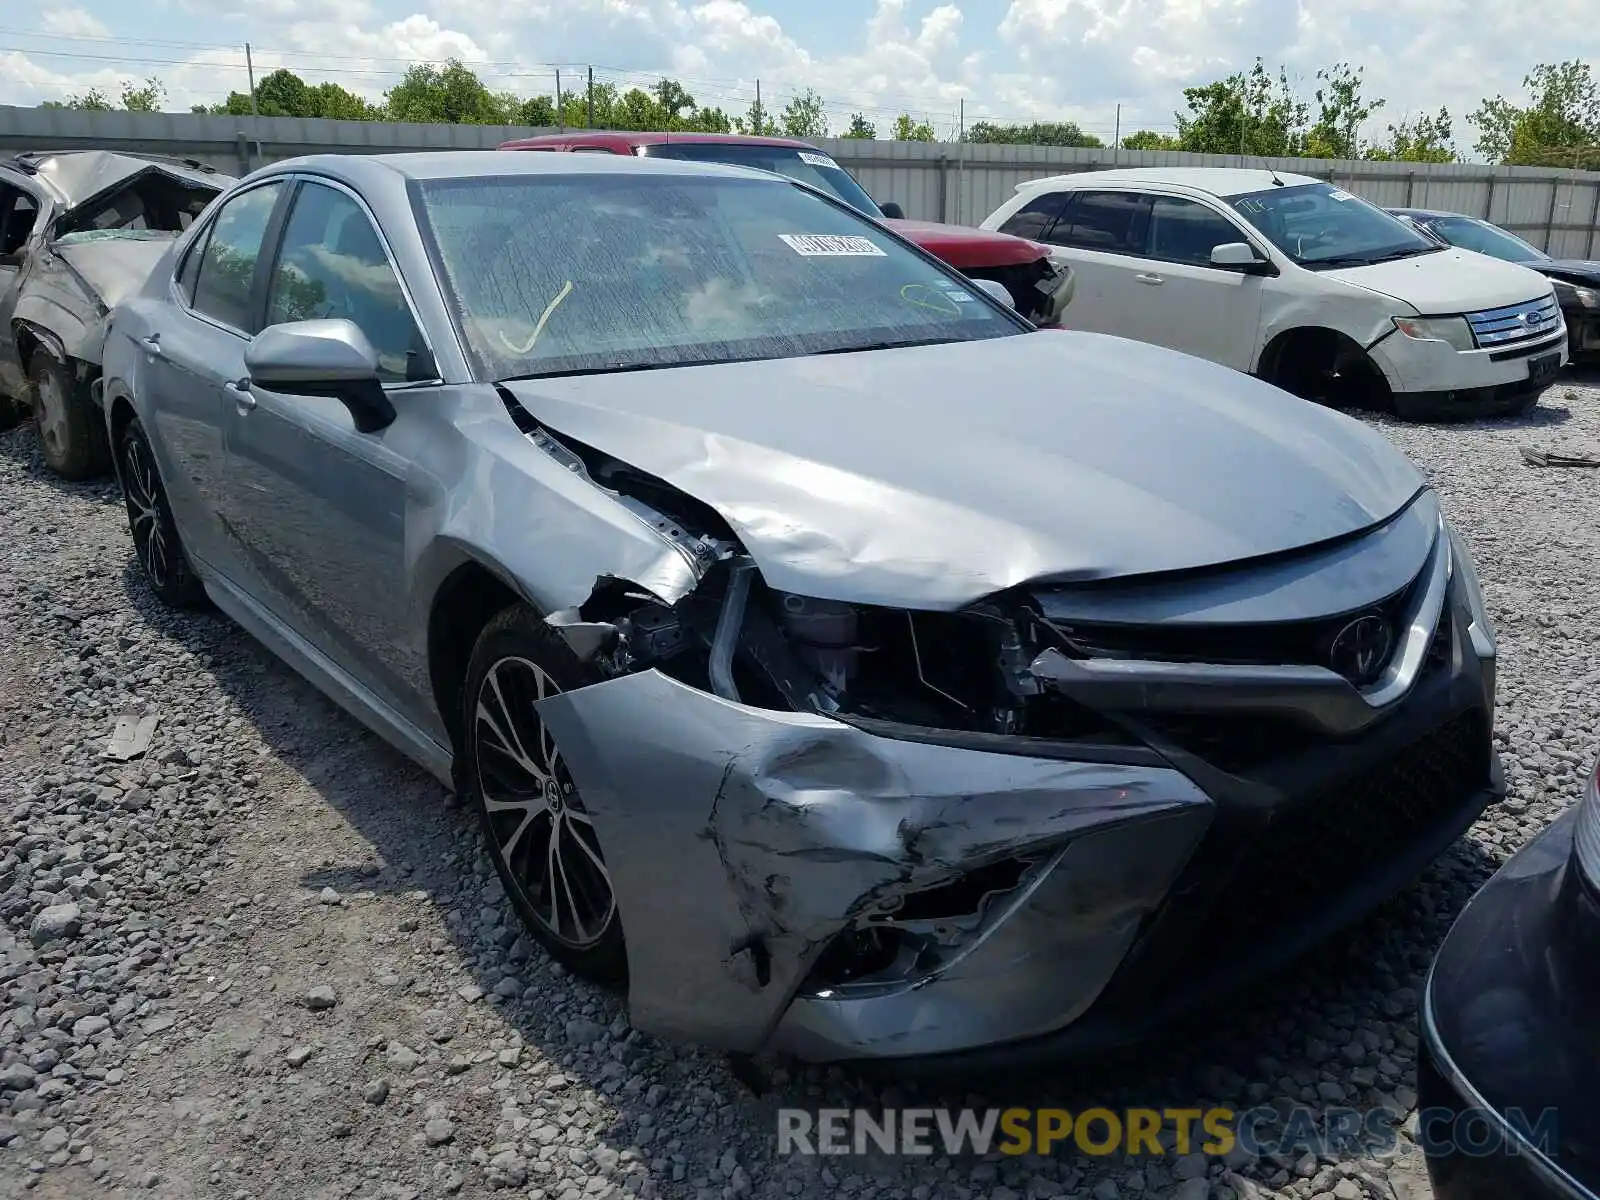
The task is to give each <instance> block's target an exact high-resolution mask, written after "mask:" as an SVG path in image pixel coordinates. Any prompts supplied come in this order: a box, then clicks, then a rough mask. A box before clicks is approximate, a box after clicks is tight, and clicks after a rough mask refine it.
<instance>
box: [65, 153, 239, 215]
mask: <svg viewBox="0 0 1600 1200" xmlns="http://www.w3.org/2000/svg"><path fill="white" fill-rule="evenodd" d="M34 167H35V169H36V171H37V177H38V179H39V180H40V181H41V182H43V183H44V184H45V186H47V187H48V188H50V190H51V191H53V192H54V193H55V194H56V196H57V198H58V199H59V200H60V201H61V203H62V205H63V206H65V207H67V208H77V207H78V206H79V205H81V204H86V203H88V202H89V201H90V200H93V199H95V198H96V197H97V196H100V195H102V194H103V193H105V192H107V191H109V190H110V189H111V188H114V187H117V186H118V185H119V184H123V183H126V182H128V181H129V180H131V179H133V178H134V177H135V176H137V175H142V174H144V173H145V172H146V171H151V170H156V171H161V172H163V173H164V174H167V175H171V176H172V177H173V178H175V179H180V180H183V181H184V182H186V183H194V184H197V185H201V186H204V187H209V188H215V189H217V190H219V191H220V190H221V189H222V187H223V185H224V184H227V183H231V182H232V180H231V178H230V177H229V176H226V175H219V174H218V173H217V172H215V171H212V170H209V169H208V168H206V167H203V166H201V165H200V164H199V163H198V162H196V163H194V165H190V163H189V162H188V161H185V160H182V159H168V158H147V157H143V156H138V155H129V154H117V153H115V152H113V151H110V150H90V151H82V152H74V153H70V154H52V155H47V156H41V157H39V158H37V159H36V160H35V161H34Z"/></svg>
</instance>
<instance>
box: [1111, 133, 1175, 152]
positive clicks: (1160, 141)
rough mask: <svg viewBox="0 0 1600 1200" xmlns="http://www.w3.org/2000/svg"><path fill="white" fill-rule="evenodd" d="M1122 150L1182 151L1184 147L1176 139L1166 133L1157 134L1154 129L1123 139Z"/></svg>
mask: <svg viewBox="0 0 1600 1200" xmlns="http://www.w3.org/2000/svg"><path fill="white" fill-rule="evenodd" d="M1122 148H1123V149H1124V150H1181V149H1183V146H1182V144H1181V143H1180V142H1179V141H1178V139H1177V138H1175V137H1171V136H1169V135H1167V134H1165V133H1157V132H1156V131H1155V130H1154V129H1141V130H1138V131H1137V132H1135V133H1130V134H1129V135H1128V136H1127V137H1125V138H1123V139H1122Z"/></svg>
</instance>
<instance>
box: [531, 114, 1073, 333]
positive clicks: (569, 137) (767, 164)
mask: <svg viewBox="0 0 1600 1200" xmlns="http://www.w3.org/2000/svg"><path fill="white" fill-rule="evenodd" d="M500 149H502V150H556V151H587V152H590V153H604V154H638V155H647V156H649V157H651V158H679V159H690V160H694V161H698V162H720V163H732V164H734V165H735V166H741V167H755V168H757V169H759V170H762V171H775V172H777V173H778V174H779V175H787V176H788V177H789V178H791V179H797V180H799V181H800V182H801V183H805V184H809V185H810V186H812V187H814V188H819V189H821V190H822V191H824V192H827V193H829V194H830V195H832V196H834V197H836V198H837V199H839V200H842V201H843V202H844V203H846V204H848V205H850V206H851V207H852V208H855V209H858V210H860V211H861V212H864V213H866V214H867V215H868V216H869V217H875V218H877V219H878V220H880V221H882V222H883V223H884V224H886V225H888V226H889V227H890V228H891V229H893V230H894V231H895V232H896V233H898V234H900V236H901V237H903V238H906V239H907V240H908V241H911V242H915V243H916V244H917V245H918V246H921V247H922V248H923V249H924V250H926V251H927V252H928V253H929V254H932V255H933V256H935V257H936V258H939V259H941V260H943V261H944V262H947V263H949V264H950V265H951V266H952V267H954V268H955V269H956V270H958V271H960V272H961V273H962V274H964V275H966V276H968V277H970V278H972V279H988V280H991V281H993V282H995V283H998V284H1000V285H1002V286H1003V287H1004V288H1005V289H1006V291H1007V292H1008V293H1009V294H1010V296H1011V300H1012V303H1013V304H1015V305H1016V308H1017V311H1018V312H1020V313H1021V314H1022V315H1023V316H1025V317H1027V318H1028V319H1029V320H1031V321H1033V322H1034V323H1035V324H1040V325H1053V324H1056V323H1057V322H1058V321H1059V320H1060V316H1061V310H1062V308H1064V307H1065V306H1066V303H1067V300H1068V299H1069V298H1070V296H1071V290H1072V289H1071V282H1070V279H1071V277H1070V275H1069V273H1068V271H1067V268H1066V267H1064V266H1063V267H1058V266H1056V265H1055V264H1053V263H1052V262H1051V261H1050V251H1049V248H1048V247H1046V246H1041V245H1040V244H1039V243H1038V242H1030V241H1027V240H1026V239H1024V238H1019V237H1013V236H1011V235H1010V234H1006V233H994V232H991V231H989V230H984V229H969V228H967V227H966V226H964V225H943V224H939V223H938V222H935V221H908V220H906V219H905V218H904V217H903V216H901V210H900V206H899V205H897V204H886V205H879V204H878V203H877V202H876V201H875V200H873V199H872V197H871V196H868V195H867V193H866V192H864V191H863V190H862V189H861V185H860V184H858V183H857V182H856V181H855V180H854V179H853V178H851V176H850V173H849V172H848V171H846V170H845V169H844V168H843V167H841V166H840V165H839V164H838V163H836V162H834V161H833V159H832V158H831V157H830V156H829V155H827V154H826V153H824V152H823V151H821V150H819V149H818V148H817V147H815V146H813V145H810V144H809V143H807V142H798V141H794V140H792V139H790V138H775V137H747V136H745V135H743V134H733V133H642V132H615V131H612V130H604V129H573V130H568V131H567V132H566V133H552V134H545V135H543V136H542V137H530V138H517V139H516V140H514V141H510V142H505V143H502V144H501V146H500Z"/></svg>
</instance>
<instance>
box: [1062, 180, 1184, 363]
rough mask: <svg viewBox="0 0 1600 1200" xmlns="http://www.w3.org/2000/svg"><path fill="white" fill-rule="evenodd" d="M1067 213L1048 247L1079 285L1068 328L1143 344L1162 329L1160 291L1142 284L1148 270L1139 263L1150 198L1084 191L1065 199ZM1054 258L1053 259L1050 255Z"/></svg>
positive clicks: (1073, 297) (1115, 192)
mask: <svg viewBox="0 0 1600 1200" xmlns="http://www.w3.org/2000/svg"><path fill="white" fill-rule="evenodd" d="M1066 195H1067V196H1068V198H1069V200H1068V203H1067V206H1066V209H1065V211H1064V212H1062V213H1061V214H1060V216H1059V217H1058V218H1057V219H1056V221H1055V223H1054V225H1053V226H1052V227H1051V229H1050V231H1049V234H1048V237H1047V239H1046V240H1047V242H1048V243H1049V244H1050V245H1052V246H1059V247H1061V248H1062V249H1061V257H1062V258H1063V259H1064V260H1065V261H1066V262H1067V263H1068V264H1069V265H1070V266H1071V267H1072V270H1073V271H1074V272H1075V273H1076V275H1077V278H1078V282H1077V287H1076V290H1075V291H1074V292H1073V294H1072V307H1071V315H1070V318H1069V323H1070V324H1071V325H1072V327H1073V328H1074V329H1085V330H1088V331H1090V332H1092V333H1112V334H1117V335H1118V336H1120V337H1131V338H1144V339H1145V340H1150V339H1149V338H1148V337H1147V334H1148V333H1149V331H1151V330H1152V329H1155V328H1157V327H1159V324H1160V320H1161V311H1160V310H1161V309H1162V307H1163V305H1162V299H1163V298H1162V296H1161V295H1160V289H1159V288H1157V287H1151V286H1149V284H1148V280H1145V279H1142V278H1141V276H1142V275H1143V274H1145V266H1146V264H1145V263H1144V262H1143V261H1142V260H1141V259H1139V258H1138V257H1136V255H1137V254H1138V253H1139V252H1140V251H1141V250H1142V249H1143V246H1144V231H1145V224H1146V221H1147V219H1148V216H1149V208H1150V201H1149V197H1148V196H1143V195H1140V194H1139V193H1138V192H1127V191H1110V190H1107V191H1097V190H1088V189H1085V190H1082V191H1071V192H1068V193H1066ZM1052 257H1054V255H1052Z"/></svg>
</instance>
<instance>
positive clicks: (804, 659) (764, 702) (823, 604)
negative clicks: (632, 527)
mask: <svg viewBox="0 0 1600 1200" xmlns="http://www.w3.org/2000/svg"><path fill="white" fill-rule="evenodd" d="M529 436H530V438H531V439H532V440H533V441H534V443H535V444H536V445H538V446H539V447H540V448H541V449H543V450H544V451H545V452H546V453H549V454H551V455H552V456H553V457H556V458H558V459H560V460H562V461H564V462H565V463H566V465H567V466H568V468H569V469H570V470H573V471H577V472H581V473H583V474H584V475H585V476H586V477H587V478H589V479H590V480H591V481H592V482H594V483H596V484H598V485H599V486H600V487H603V488H605V489H607V490H608V491H611V492H612V493H613V494H615V495H616V496H617V498H618V499H619V500H620V501H621V502H622V503H623V504H624V505H626V506H627V507H629V508H630V509H632V510H633V511H634V512H635V513H637V514H638V515H639V516H640V517H641V519H643V520H645V521H646V522H648V523H649V524H651V525H652V526H654V527H655V528H656V529H657V531H658V532H660V533H661V534H662V536H663V537H665V538H667V539H668V540H670V541H671V542H672V543H673V544H674V545H675V546H676V547H677V548H678V549H679V550H680V551H681V552H682V553H683V554H684V555H685V557H686V558H688V559H689V561H690V562H691V563H692V564H694V566H695V569H696V571H697V573H698V574H699V575H700V577H701V584H700V586H699V587H698V588H697V589H696V590H695V591H694V592H693V593H692V594H691V595H689V596H687V597H685V598H684V599H683V600H681V601H679V602H678V603H677V604H675V605H667V604H664V603H662V602H661V601H660V600H658V599H656V598H655V597H653V596H651V595H649V594H648V593H646V592H644V591H643V590H641V589H638V588H634V587H631V586H630V585H628V584H626V583H625V582H624V581H620V580H605V581H602V583H601V585H600V586H598V587H597V588H596V590H595V592H594V594H593V595H592V596H591V597H590V599H589V600H588V601H587V602H586V603H585V604H584V605H583V606H582V607H581V609H579V610H578V611H576V612H571V611H569V612H566V613H559V614H555V615H554V616H552V618H551V624H552V625H555V626H557V627H559V628H561V629H562V631H563V633H564V634H565V635H566V638H567V641H568V643H569V644H570V645H571V646H572V647H573V649H574V650H575V651H576V652H577V653H578V654H579V656H580V657H582V658H586V659H588V660H590V661H592V662H594V663H595V664H596V665H597V666H599V667H600V669H601V671H602V672H603V673H604V674H605V675H607V676H608V677H609V676H617V675H625V674H629V673H631V672H634V671H639V670H645V669H649V668H654V669H657V670H660V671H662V672H663V673H664V674H666V675H669V676H671V677H672V678H674V679H677V680H679V681H680V682H683V683H687V684H690V685H691V686H694V687H698V688H700V689H702V690H705V691H710V692H713V693H715V694H716V695H719V696H721V697H723V698H724V699H727V700H734V701H739V702H743V703H747V704H752V705H755V706H757V707H763V708H774V709H780V710H783V709H787V710H793V711H797V712H807V711H809V712H816V713H820V714H824V715H826V716H830V717H834V718H836V719H839V720H844V721H848V722H857V721H859V722H865V723H873V722H887V723H893V724H896V725H906V726H915V727H923V728H928V729H939V730H948V731H959V732H963V733H975V734H1000V735H1008V736H1015V737H1022V738H1071V737H1074V736H1082V735H1084V734H1087V733H1089V732H1091V731H1092V732H1094V733H1095V734H1097V735H1098V734H1104V733H1106V732H1109V730H1108V727H1107V725H1106V723H1105V722H1104V720H1103V719H1100V718H1096V717H1095V716H1094V715H1093V714H1091V713H1089V712H1087V711H1086V710H1081V709H1079V708H1078V707H1077V706H1075V705H1073V704H1072V703H1071V702H1070V701H1068V700H1066V699H1065V698H1064V697H1061V696H1060V695H1058V694H1055V693H1053V692H1050V691H1048V690H1047V689H1045V688H1044V687H1043V686H1042V685H1041V684H1040V682H1039V681H1038V680H1037V679H1035V678H1034V676H1033V675H1032V673H1031V672H1030V670H1029V667H1030V664H1032V663H1033V662H1034V660H1035V659H1036V658H1037V657H1038V655H1039V654H1040V653H1041V651H1043V650H1044V649H1046V648H1049V647H1055V648H1057V649H1060V650H1063V651H1067V652H1070V651H1071V647H1070V643H1069V642H1068V641H1067V640H1066V639H1065V638H1064V637H1063V636H1062V634H1060V633H1059V632H1057V631H1056V630H1055V628H1054V627H1052V626H1051V625H1049V624H1048V623H1046V622H1044V621H1042V620H1040V619H1038V617H1037V615H1036V614H1035V613H1034V612H1033V611H1032V610H1031V609H1030V608H1029V607H1028V606H1027V604H1026V603H1025V602H1024V601H1023V599H1021V598H1017V599H1013V600H1010V601H1007V600H1005V599H998V600H995V601H993V602H989V603H985V604H981V605H977V606H974V607H972V608H970V609H967V610H965V611H962V612H955V613H945V612H913V611H908V610H905V609H892V608H882V607H877V606H872V605H861V604H847V603H843V602H840V601H836V600H824V599H817V598H815V597H811V596H802V595H797V594H794V593H790V592H782V591H778V590H776V589H773V588H770V587H768V586H767V585H766V584H765V583H764V582H763V581H762V579H761V576H760V572H759V570H758V569H757V568H756V566H755V564H754V562H752V561H751V560H750V558H749V557H748V556H746V555H744V554H743V552H742V550H741V548H740V546H739V544H738V541H737V539H736V538H735V536H734V534H733V532H732V531H731V530H730V529H728V527H727V525H726V524H725V522H724V521H723V520H722V518H721V517H719V516H718V515H717V514H716V513H715V512H714V511H712V510H711V509H710V508H709V507H706V506H703V505H701V504H699V503H698V502H697V501H695V500H693V499H690V498H688V497H685V496H684V495H683V494H682V493H680V492H678V491H677V490H676V489H675V488H673V487H671V486H670V485H669V484H666V483H664V482H662V481H661V480H658V479H655V478H653V477H652V476H650V475H648V474H646V473H644V472H641V471H638V470H636V469H634V468H632V467H630V466H628V465H626V464H624V463H621V462H618V461H617V460H616V459H614V458H611V457H610V456H608V455H605V454H603V453H601V452H599V451H597V450H594V449H592V448H590V447H586V446H583V445H581V444H580V443H576V442H574V441H572V440H571V439H567V438H558V437H557V436H555V435H553V434H551V433H550V432H548V431H546V430H544V429H533V430H531V431H530V433H529ZM1115 740H1120V739H1115Z"/></svg>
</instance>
